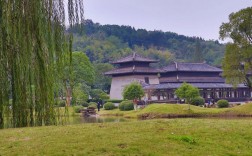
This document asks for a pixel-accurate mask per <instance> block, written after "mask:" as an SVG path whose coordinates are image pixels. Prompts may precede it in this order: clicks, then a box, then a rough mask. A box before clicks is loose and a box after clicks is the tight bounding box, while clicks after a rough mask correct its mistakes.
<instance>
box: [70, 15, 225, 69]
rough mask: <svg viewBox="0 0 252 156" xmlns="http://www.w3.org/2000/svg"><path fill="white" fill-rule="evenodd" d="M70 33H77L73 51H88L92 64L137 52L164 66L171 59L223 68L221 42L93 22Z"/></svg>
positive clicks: (73, 29) (87, 22)
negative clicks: (221, 64)
mask: <svg viewBox="0 0 252 156" xmlns="http://www.w3.org/2000/svg"><path fill="white" fill-rule="evenodd" d="M68 31H69V32H72V33H74V34H75V35H74V43H73V49H74V50H76V51H83V52H85V53H86V54H87V56H88V57H89V58H90V60H91V61H92V62H98V63H105V62H109V61H113V60H115V59H117V58H120V57H122V56H125V55H127V54H129V53H131V51H137V52H138V53H140V54H142V55H145V56H148V57H152V58H154V59H159V60H160V62H161V66H163V65H166V64H167V63H169V62H170V61H172V60H177V61H186V62H203V61H206V62H207V63H209V64H214V65H220V63H221V59H222V58H223V55H224V48H225V46H224V45H223V44H220V43H219V42H218V41H213V40H207V41H206V40H204V39H202V38H199V37H188V36H184V35H178V34H176V33H173V32H162V31H147V30H145V29H137V30H136V29H135V28H133V27H131V26H118V25H100V24H99V23H94V22H92V20H86V21H85V27H84V29H83V30H80V29H79V27H77V26H76V27H73V28H71V29H68Z"/></svg>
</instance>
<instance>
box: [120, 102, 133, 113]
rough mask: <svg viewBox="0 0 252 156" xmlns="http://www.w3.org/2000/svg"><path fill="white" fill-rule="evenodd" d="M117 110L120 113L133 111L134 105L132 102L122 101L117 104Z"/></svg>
mask: <svg viewBox="0 0 252 156" xmlns="http://www.w3.org/2000/svg"><path fill="white" fill-rule="evenodd" d="M119 109H120V110H121V111H129V110H134V104H133V102H132V101H122V102H121V103H120V104H119Z"/></svg>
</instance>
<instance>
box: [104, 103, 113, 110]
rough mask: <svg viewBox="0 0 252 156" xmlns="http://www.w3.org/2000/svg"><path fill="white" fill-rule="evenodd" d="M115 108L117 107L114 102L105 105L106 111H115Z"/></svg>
mask: <svg viewBox="0 0 252 156" xmlns="http://www.w3.org/2000/svg"><path fill="white" fill-rule="evenodd" d="M115 108H116V107H115V105H114V104H113V103H112V102H107V103H105V104H104V109H105V110H113V109H115Z"/></svg>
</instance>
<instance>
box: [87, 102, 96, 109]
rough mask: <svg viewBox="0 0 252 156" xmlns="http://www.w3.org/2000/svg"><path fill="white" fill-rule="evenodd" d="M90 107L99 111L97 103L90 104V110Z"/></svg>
mask: <svg viewBox="0 0 252 156" xmlns="http://www.w3.org/2000/svg"><path fill="white" fill-rule="evenodd" d="M90 107H93V108H95V109H97V103H95V102H89V103H88V108H90Z"/></svg>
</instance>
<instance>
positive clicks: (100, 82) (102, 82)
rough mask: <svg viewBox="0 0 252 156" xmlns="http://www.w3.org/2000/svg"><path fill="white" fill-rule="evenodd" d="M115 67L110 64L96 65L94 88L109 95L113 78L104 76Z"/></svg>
mask: <svg viewBox="0 0 252 156" xmlns="http://www.w3.org/2000/svg"><path fill="white" fill-rule="evenodd" d="M113 68H114V67H113V66H112V65H111V64H110V63H98V64H97V63H95V64H94V69H95V79H94V86H93V87H94V88H96V89H101V90H103V91H105V92H106V93H109V90H110V85H111V77H109V76H106V75H104V73H105V72H107V71H109V70H112V69H113Z"/></svg>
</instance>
